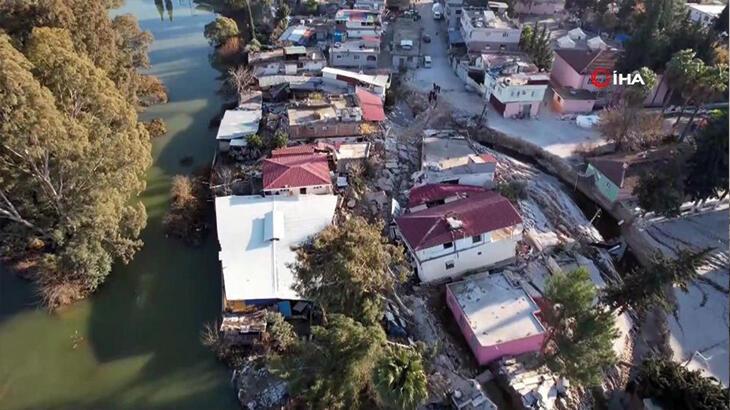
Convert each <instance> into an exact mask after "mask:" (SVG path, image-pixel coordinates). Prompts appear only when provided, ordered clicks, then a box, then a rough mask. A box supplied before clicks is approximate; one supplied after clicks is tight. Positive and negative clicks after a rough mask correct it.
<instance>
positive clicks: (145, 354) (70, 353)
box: [0, 0, 237, 410]
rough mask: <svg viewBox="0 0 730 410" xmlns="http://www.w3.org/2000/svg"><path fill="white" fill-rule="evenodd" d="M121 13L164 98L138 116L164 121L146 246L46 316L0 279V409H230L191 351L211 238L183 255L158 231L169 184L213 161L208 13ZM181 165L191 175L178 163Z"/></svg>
mask: <svg viewBox="0 0 730 410" xmlns="http://www.w3.org/2000/svg"><path fill="white" fill-rule="evenodd" d="M92 1H93V0H92ZM120 12H121V13H132V14H134V15H135V16H137V18H138V19H139V21H140V25H141V26H142V28H143V29H145V30H149V31H150V32H152V34H153V35H154V37H155V42H154V43H153V45H152V49H151V52H150V58H151V62H152V68H151V70H150V71H151V72H152V74H155V75H157V76H159V77H160V78H161V79H162V80H163V81H164V83H165V84H166V86H167V88H168V90H169V96H170V102H169V103H168V104H164V105H160V106H155V107H152V108H150V109H149V110H147V111H146V112H145V113H144V114H142V117H143V118H151V117H162V118H164V119H165V121H166V122H167V125H168V130H169V132H168V134H167V135H166V136H165V137H162V138H160V139H157V140H155V141H154V148H153V150H154V151H153V155H154V166H153V167H152V169H150V171H149V177H148V186H147V190H146V192H145V193H144V195H143V200H144V203H145V204H146V205H147V213H148V217H149V220H148V223H147V228H146V230H145V231H144V233H143V240H144V242H145V246H144V248H143V249H142V250H141V251H140V252H139V253H138V254H137V255H136V257H135V258H134V261H133V262H132V263H130V264H129V265H121V264H119V265H117V266H115V268H114V271H113V272H112V274H111V275H110V277H109V278H108V280H107V281H106V283H105V284H104V285H103V286H102V287H101V288H100V289H99V291H98V292H97V293H96V294H95V295H94V296H93V297H91V298H90V299H89V300H87V301H83V302H80V303H78V304H76V305H74V306H72V307H70V308H67V309H65V310H64V311H62V312H60V313H57V314H53V315H51V314H48V313H47V312H46V311H44V310H43V309H41V308H39V307H38V305H37V301H36V299H35V298H34V296H33V288H32V286H31V285H30V284H29V283H27V282H25V281H23V280H20V279H18V278H16V277H15V276H13V275H11V274H9V273H7V272H5V271H0V408H1V409H3V410H11V409H12V410H15V409H232V408H236V407H237V403H236V400H235V397H234V395H233V391H232V389H231V388H230V386H229V377H230V374H229V372H228V371H227V370H226V369H225V368H224V366H223V365H221V364H219V363H218V362H216V361H215V359H214V358H213V355H212V354H211V353H209V352H208V351H207V350H206V349H205V348H204V347H202V346H201V344H200V342H199V335H200V331H201V328H202V326H203V324H204V323H206V322H208V321H212V320H215V318H216V316H217V314H218V312H219V309H220V287H221V284H220V275H219V267H218V262H217V255H216V253H217V244H216V241H215V238H214V235H209V237H208V238H207V240H206V242H205V244H204V245H203V246H201V247H199V248H188V247H185V246H183V245H182V244H180V243H179V242H176V241H174V240H171V239H166V238H165V237H164V234H163V232H162V229H161V226H160V220H161V218H162V215H163V214H164V212H165V209H166V207H167V206H168V199H169V198H168V188H169V183H170V178H171V176H172V175H175V174H177V173H183V172H190V171H191V170H192V169H193V168H195V167H199V166H203V165H205V164H208V163H210V161H211V159H212V155H213V152H214V147H215V145H214V132H213V131H212V130H209V129H208V121H209V120H210V118H211V117H212V116H213V115H214V114H215V113H216V112H217V111H218V109H219V108H220V104H221V101H220V99H219V98H218V97H217V96H216V94H215V90H216V89H217V88H218V81H217V80H216V77H217V75H218V73H217V72H216V71H215V70H213V69H212V68H211V67H210V64H209V62H208V54H209V52H210V48H209V46H208V44H207V43H206V41H205V39H204V38H203V35H202V32H203V26H204V25H205V24H206V23H208V22H209V21H211V20H212V19H213V18H214V15H213V14H212V13H210V12H207V11H204V10H200V9H196V8H195V6H194V4H191V1H190V0H164V1H162V0H154V1H153V0H126V4H125V5H124V6H123V8H122V9H121V10H118V11H115V13H120ZM188 156H189V157H192V158H193V159H194V163H193V165H192V166H187V167H185V166H182V165H180V159H181V158H183V157H188ZM1 269H2V268H1V267H0V270H1Z"/></svg>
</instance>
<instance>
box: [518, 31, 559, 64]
mask: <svg viewBox="0 0 730 410" xmlns="http://www.w3.org/2000/svg"><path fill="white" fill-rule="evenodd" d="M520 49H521V50H522V51H524V52H525V53H527V54H528V55H529V56H530V59H532V62H533V63H534V64H535V65H536V66H537V67H538V68H540V69H542V70H549V69H550V67H551V66H552V63H553V50H552V47H551V45H550V31H548V29H547V25H546V24H543V25H542V26H541V27H539V28H538V25H537V23H535V25H534V26H530V25H525V27H524V28H523V29H522V35H521V37H520Z"/></svg>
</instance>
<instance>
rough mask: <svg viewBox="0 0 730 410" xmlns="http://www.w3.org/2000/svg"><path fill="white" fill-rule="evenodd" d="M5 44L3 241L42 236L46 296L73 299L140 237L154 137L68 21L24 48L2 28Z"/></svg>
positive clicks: (0, 130) (12, 245)
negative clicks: (78, 42) (78, 44)
mask: <svg viewBox="0 0 730 410" xmlns="http://www.w3.org/2000/svg"><path fill="white" fill-rule="evenodd" d="M0 53H1V55H0V94H1V95H3V98H1V99H0V134H1V135H2V136H3V138H2V140H0V219H2V221H3V223H2V224H0V230H1V231H2V233H1V234H0V250H1V251H2V253H3V255H4V256H6V257H11V258H18V257H23V256H26V255H28V248H27V246H26V245H27V244H28V243H31V242H33V243H35V244H37V245H38V246H36V247H35V251H34V252H35V254H34V255H35V257H36V258H37V259H38V260H39V261H41V265H40V268H41V270H40V273H39V275H38V276H37V278H36V279H37V281H38V284H39V285H40V288H41V291H42V292H43V294H44V295H45V296H46V303H48V304H49V305H51V306H55V305H58V304H62V303H68V302H71V301H72V300H73V299H75V298H78V297H83V296H85V295H86V294H88V293H89V292H91V291H93V290H94V289H96V288H97V287H98V286H99V284H101V283H102V282H103V280H104V278H105V277H106V275H107V274H108V273H109V271H110V270H111V266H112V263H113V262H114V261H117V260H121V261H123V262H127V261H129V260H130V259H131V258H132V256H133V255H134V254H135V252H136V251H137V250H138V249H139V247H140V246H141V241H140V240H139V239H138V238H139V234H140V232H141V230H142V228H143V227H144V225H145V221H146V214H145V209H144V206H143V205H142V203H141V202H140V201H139V200H138V199H137V195H138V194H139V192H141V191H142V190H143V189H144V187H145V181H144V176H145V172H146V169H147V168H148V167H149V165H150V164H151V161H152V160H151V155H150V142H149V139H150V138H149V135H148V133H147V130H146V129H145V127H144V125H143V124H141V123H140V122H138V120H137V114H136V110H135V107H134V106H132V105H131V104H130V103H129V102H128V101H127V99H125V97H124V95H123V94H122V93H121V92H119V90H118V89H117V87H116V86H115V84H114V83H113V82H112V81H111V80H110V79H109V77H107V75H106V72H105V71H104V70H102V69H100V68H98V67H96V66H95V65H94V63H93V62H92V61H91V60H90V59H89V57H87V56H86V55H82V54H79V53H77V52H76V50H75V48H74V44H73V42H72V39H71V36H70V34H69V33H68V32H67V31H66V30H63V29H52V28H34V29H33V30H32V32H31V33H30V35H29V37H28V38H27V39H26V44H25V54H26V56H25V57H24V56H23V55H22V54H21V53H19V52H18V51H17V50H15V49H14V48H13V46H12V45H11V42H10V39H9V38H8V37H7V36H2V37H0Z"/></svg>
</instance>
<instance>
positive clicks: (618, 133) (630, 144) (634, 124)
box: [598, 103, 662, 151]
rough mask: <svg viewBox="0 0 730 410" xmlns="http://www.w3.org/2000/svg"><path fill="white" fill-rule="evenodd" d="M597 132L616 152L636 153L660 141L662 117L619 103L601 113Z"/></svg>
mask: <svg viewBox="0 0 730 410" xmlns="http://www.w3.org/2000/svg"><path fill="white" fill-rule="evenodd" d="M598 130H599V131H600V132H601V134H602V135H603V136H604V138H606V140H608V141H610V142H613V143H614V144H616V150H617V151H636V150H639V149H641V148H643V147H646V146H649V145H651V144H652V143H654V142H656V141H658V140H659V139H660V137H661V135H662V117H661V115H658V114H653V113H648V112H644V111H641V110H639V109H637V108H636V107H632V106H629V105H628V104H623V103H620V104H618V105H616V106H613V107H609V108H606V109H605V110H603V111H602V112H601V117H600V121H599V122H598Z"/></svg>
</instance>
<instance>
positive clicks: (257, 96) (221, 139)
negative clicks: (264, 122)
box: [215, 91, 263, 152]
mask: <svg viewBox="0 0 730 410" xmlns="http://www.w3.org/2000/svg"><path fill="white" fill-rule="evenodd" d="M262 104H263V97H262V95H261V91H254V92H251V93H248V94H246V95H244V96H242V97H241V99H240V101H239V104H238V108H236V109H235V110H226V112H225V113H223V118H222V119H221V122H220V125H219V126H218V133H217V134H216V137H215V138H216V141H218V149H219V150H220V151H221V152H228V151H229V150H230V149H231V148H242V147H245V146H246V144H247V139H248V137H250V136H251V135H254V134H256V133H257V132H258V131H259V124H260V123H261V118H262V111H261V109H262Z"/></svg>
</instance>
